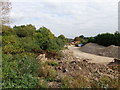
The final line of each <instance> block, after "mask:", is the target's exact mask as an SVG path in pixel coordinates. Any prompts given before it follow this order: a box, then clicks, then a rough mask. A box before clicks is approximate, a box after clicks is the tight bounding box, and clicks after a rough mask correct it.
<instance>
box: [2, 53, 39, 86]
mask: <svg viewBox="0 0 120 90" xmlns="http://www.w3.org/2000/svg"><path fill="white" fill-rule="evenodd" d="M38 66H39V64H38V62H37V60H36V59H35V57H33V56H30V55H26V54H19V55H18V54H17V55H11V54H3V63H2V72H3V73H2V76H3V78H2V82H3V83H2V87H3V88H35V87H36V86H37V84H38V78H37V77H38V74H37V71H38Z"/></svg>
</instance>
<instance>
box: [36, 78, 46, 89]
mask: <svg viewBox="0 0 120 90" xmlns="http://www.w3.org/2000/svg"><path fill="white" fill-rule="evenodd" d="M38 88H48V82H47V80H45V79H44V78H39V81H38Z"/></svg>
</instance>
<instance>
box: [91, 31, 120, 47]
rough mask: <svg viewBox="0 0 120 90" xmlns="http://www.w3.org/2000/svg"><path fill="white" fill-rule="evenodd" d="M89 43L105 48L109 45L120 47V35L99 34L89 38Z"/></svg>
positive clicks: (116, 33) (117, 33)
mask: <svg viewBox="0 0 120 90" xmlns="http://www.w3.org/2000/svg"><path fill="white" fill-rule="evenodd" d="M89 42H94V43H98V44H100V45H103V46H109V45H116V46H120V33H119V32H115V33H114V34H111V33H102V34H98V35H97V36H95V37H91V38H89Z"/></svg>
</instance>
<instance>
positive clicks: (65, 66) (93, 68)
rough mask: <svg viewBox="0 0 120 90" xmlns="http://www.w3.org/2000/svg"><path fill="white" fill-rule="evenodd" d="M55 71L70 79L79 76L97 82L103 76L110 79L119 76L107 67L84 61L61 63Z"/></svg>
mask: <svg viewBox="0 0 120 90" xmlns="http://www.w3.org/2000/svg"><path fill="white" fill-rule="evenodd" d="M55 69H56V71H58V72H61V73H64V74H66V75H69V76H72V77H76V76H77V75H79V74H81V75H84V76H86V77H88V78H92V79H94V80H98V79H99V78H100V77H101V76H103V75H108V76H110V77H112V78H115V77H118V75H119V72H118V71H114V70H112V69H110V68H109V67H108V66H107V65H102V64H95V63H88V62H86V60H81V61H77V60H73V61H70V62H67V61H63V62H60V63H59V65H58V66H57V67H55Z"/></svg>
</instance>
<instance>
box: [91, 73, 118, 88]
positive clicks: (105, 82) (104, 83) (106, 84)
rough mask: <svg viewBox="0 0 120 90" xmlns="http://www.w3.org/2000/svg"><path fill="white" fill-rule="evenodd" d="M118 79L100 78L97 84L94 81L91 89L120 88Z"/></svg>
mask: <svg viewBox="0 0 120 90" xmlns="http://www.w3.org/2000/svg"><path fill="white" fill-rule="evenodd" d="M119 84H120V82H119V80H118V78H114V79H112V78H110V77H109V76H106V75H104V76H102V77H101V78H100V79H99V80H98V82H96V81H94V82H93V84H92V87H95V88H120V87H119Z"/></svg>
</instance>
